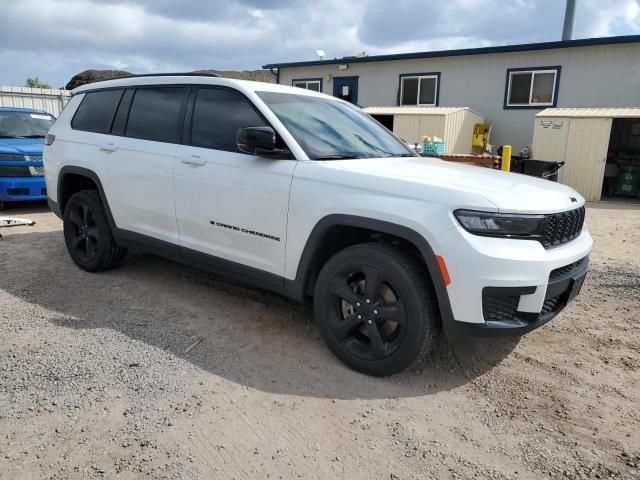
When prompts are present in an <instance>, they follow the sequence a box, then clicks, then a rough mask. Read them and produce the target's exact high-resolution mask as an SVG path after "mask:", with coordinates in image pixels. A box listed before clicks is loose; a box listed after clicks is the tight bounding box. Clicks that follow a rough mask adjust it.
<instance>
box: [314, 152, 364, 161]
mask: <svg viewBox="0 0 640 480" xmlns="http://www.w3.org/2000/svg"><path fill="white" fill-rule="evenodd" d="M353 158H362V157H360V156H358V155H353V154H347V153H335V154H331V155H318V156H317V157H313V159H314V160H350V159H353Z"/></svg>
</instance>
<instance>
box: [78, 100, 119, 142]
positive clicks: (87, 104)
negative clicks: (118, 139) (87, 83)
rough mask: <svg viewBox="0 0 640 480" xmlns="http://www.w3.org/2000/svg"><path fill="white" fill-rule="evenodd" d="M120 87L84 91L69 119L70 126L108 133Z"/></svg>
mask: <svg viewBox="0 0 640 480" xmlns="http://www.w3.org/2000/svg"><path fill="white" fill-rule="evenodd" d="M122 92H123V90H122V89H118V90H103V91H101V92H89V93H86V94H85V96H84V98H83V99H82V103H80V106H79V107H78V110H77V111H76V114H75V115H74V116H73V120H72V121H71V127H72V128H74V129H76V130H85V131H87V132H96V133H109V131H110V130H111V123H112V122H113V116H114V115H115V113H116V109H117V108H118V104H119V103H120V98H121V97H122Z"/></svg>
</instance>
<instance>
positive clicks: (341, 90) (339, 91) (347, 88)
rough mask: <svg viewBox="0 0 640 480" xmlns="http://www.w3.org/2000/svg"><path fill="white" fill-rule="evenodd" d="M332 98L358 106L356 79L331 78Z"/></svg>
mask: <svg viewBox="0 0 640 480" xmlns="http://www.w3.org/2000/svg"><path fill="white" fill-rule="evenodd" d="M333 96H334V97H338V98H340V99H341V100H345V101H347V102H350V103H353V104H354V105H357V104H358V77H333Z"/></svg>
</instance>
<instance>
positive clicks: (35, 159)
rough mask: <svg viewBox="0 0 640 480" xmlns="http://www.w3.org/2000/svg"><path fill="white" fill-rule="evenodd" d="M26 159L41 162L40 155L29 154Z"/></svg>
mask: <svg viewBox="0 0 640 480" xmlns="http://www.w3.org/2000/svg"><path fill="white" fill-rule="evenodd" d="M28 160H29V161H30V162H41V161H42V155H29V156H28Z"/></svg>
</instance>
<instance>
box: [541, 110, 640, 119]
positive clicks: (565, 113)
mask: <svg viewBox="0 0 640 480" xmlns="http://www.w3.org/2000/svg"><path fill="white" fill-rule="evenodd" d="M536 117H576V118H640V107H630V108H547V109H545V110H543V111H541V112H540V113H538V114H537V115H536Z"/></svg>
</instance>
